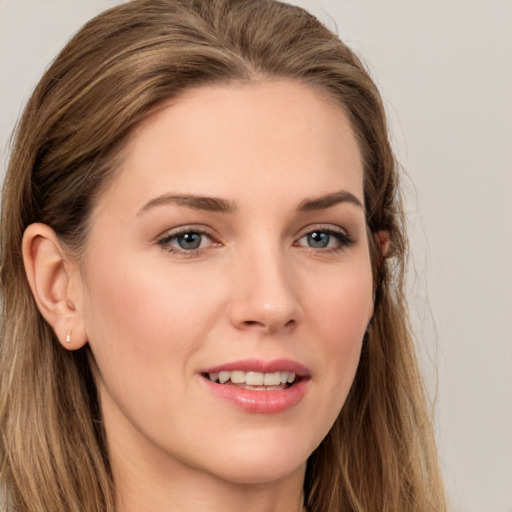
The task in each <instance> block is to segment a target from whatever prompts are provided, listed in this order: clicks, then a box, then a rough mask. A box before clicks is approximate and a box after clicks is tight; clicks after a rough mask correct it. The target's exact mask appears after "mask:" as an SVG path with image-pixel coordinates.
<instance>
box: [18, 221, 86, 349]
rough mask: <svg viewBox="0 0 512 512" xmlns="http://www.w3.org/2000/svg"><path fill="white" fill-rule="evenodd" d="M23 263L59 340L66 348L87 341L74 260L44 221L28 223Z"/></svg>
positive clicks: (42, 309)
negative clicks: (42, 222) (41, 222)
mask: <svg viewBox="0 0 512 512" xmlns="http://www.w3.org/2000/svg"><path fill="white" fill-rule="evenodd" d="M22 250H23V263H24V265H25V272H26V274H27V279H28V282H29V285H30V289H31V290H32V295H33V296H34V299H35V301H36V304H37V307H38V309H39V311H40V312H41V314H42V315H43V317H44V319H45V320H46V321H47V322H48V323H49V324H50V325H51V326H52V328H53V330H54V332H55V334H56V336H57V338H58V340H59V341H60V343H61V344H62V345H63V346H64V347H65V348H67V349H69V350H76V349H78V348H81V347H82V346H83V345H84V344H85V343H86V342H87V336H86V333H85V329H84V324H83V319H82V316H81V314H80V308H79V307H77V306H79V304H78V302H79V297H78V293H77V284H78V283H77V282H78V281H79V280H80V277H79V275H78V274H79V273H78V269H77V268H76V264H75V263H73V262H72V260H71V259H70V258H69V257H68V255H67V254H66V252H65V251H64V249H63V248H62V246H61V244H60V242H59V240H58V237H57V235H56V234H55V232H54V231H53V229H51V228H50V227H49V226H47V225H46V224H40V223H36V224H31V225H30V226H28V227H27V229H26V230H25V233H24V235H23V245H22Z"/></svg>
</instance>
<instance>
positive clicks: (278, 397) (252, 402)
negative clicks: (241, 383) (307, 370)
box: [202, 377, 309, 414]
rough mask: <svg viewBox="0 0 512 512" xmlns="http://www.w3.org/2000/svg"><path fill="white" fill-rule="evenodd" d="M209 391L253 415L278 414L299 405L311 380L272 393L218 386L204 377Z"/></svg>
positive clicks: (231, 386)
mask: <svg viewBox="0 0 512 512" xmlns="http://www.w3.org/2000/svg"><path fill="white" fill-rule="evenodd" d="M202 380H203V381H204V382H205V384H206V386H207V387H208V389H209V390H210V391H211V392H212V393H214V394H215V395H216V396H218V397H219V398H221V399H223V400H226V401H227V402H230V403H231V404H232V405H234V406H236V407H238V408H240V409H242V410H244V411H246V412H251V413H258V414H277V413H279V412H283V411H286V410H287V409H291V408H292V407H295V406H296V405H298V404H299V402H300V401H301V400H302V398H303V397H304V394H305V393H306V390H307V387H308V383H309V379H307V378H302V379H301V380H299V381H298V382H296V383H295V384H294V385H293V386H290V387H289V388H286V389H276V390H271V391H265V390H261V391H260V390H253V389H245V388H239V387H238V386H234V385H230V384H218V383H216V382H212V381H211V380H209V379H208V378H206V377H202Z"/></svg>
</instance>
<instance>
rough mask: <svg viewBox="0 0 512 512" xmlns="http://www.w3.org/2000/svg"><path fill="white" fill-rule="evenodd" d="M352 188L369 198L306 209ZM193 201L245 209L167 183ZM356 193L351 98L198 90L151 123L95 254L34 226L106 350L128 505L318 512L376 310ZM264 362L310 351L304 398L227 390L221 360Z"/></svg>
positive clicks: (108, 408) (39, 244) (284, 89)
mask: <svg viewBox="0 0 512 512" xmlns="http://www.w3.org/2000/svg"><path fill="white" fill-rule="evenodd" d="M340 191H343V192H344V194H345V196H343V198H345V199H346V196H347V194H346V193H347V192H348V193H349V194H350V197H351V198H352V199H353V200H350V201H347V200H340V201H338V202H335V203H334V204H332V205H330V206H327V205H325V204H323V205H316V208H313V207H312V206H311V204H310V209H300V205H304V202H305V201H311V200H314V199H317V198H320V197H325V196H328V195H332V194H334V193H338V192H340ZM182 195H194V196H208V197H214V198H222V199H224V200H226V201H227V202H228V203H229V205H230V206H231V207H232V210H233V211H229V212H226V211H208V210H203V209H199V208H196V207H190V205H189V206H187V205H184V204H178V203H179V202H178V203H176V202H175V201H171V200H169V197H168V196H173V197H175V196H182ZM162 196H165V197H164V198H162ZM340 197H342V196H340ZM357 202H360V203H361V204H362V203H363V180H362V162H361V156H360V152H359V148H358V146H357V142H356V139H355V136H354V133H353V131H352V129H351V127H350V124H349V122H348V119H347V117H346V115H345V114H344V113H343V112H342V111H341V110H340V109H338V108H336V107H333V105H332V103H330V102H328V101H327V100H326V99H325V98H324V97H323V96H322V95H320V94H319V93H318V92H316V91H314V90H313V89H311V88H309V87H307V86H304V85H301V84H297V83H293V82H286V81H284V82H258V83H250V84H229V85H222V86H215V87H214V86H208V87H203V88H198V89H193V90H189V91H187V92H186V93H184V94H183V95H182V96H181V97H180V98H179V99H177V100H174V101H173V102H172V104H169V105H168V106H167V107H166V108H164V109H163V110H162V111H161V112H159V113H158V114H157V115H155V116H153V117H152V118H151V119H150V120H149V121H148V122H146V123H145V124H143V125H142V126H140V127H139V128H138V130H137V131H136V133H135V134H134V135H133V137H132V138H131V140H130V142H129V144H128V146H127V148H126V158H125V160H124V163H123V166H122V169H121V172H119V173H118V175H117V176H116V178H115V179H114V181H113V183H111V184H110V185H109V187H108V189H107V190H105V191H104V193H103V195H102V196H101V197H100V198H99V200H98V202H97V204H96V206H95V209H94V211H93V214H92V218H91V229H90V235H89V240H88V244H87V248H86V250H85V253H84V254H83V256H82V258H81V260H80V261H79V262H76V261H74V260H72V259H71V258H70V257H69V256H67V255H66V254H65V252H64V251H63V249H62V248H61V247H59V245H58V241H57V239H56V238H55V237H54V234H52V232H51V230H50V228H48V227H47V226H43V225H33V226H31V227H29V229H28V230H27V233H26V235H25V240H24V254H25V261H26V267H27V274H28V275H29V281H30V282H31V286H32V289H33V291H34V295H35V296H36V300H37V301H38V305H39V306H40V309H41V311H42V312H43V314H44V315H45V317H46V318H47V319H48V320H49V321H50V323H51V324H52V325H53V327H54V329H55V331H56V333H57V335H58V337H59V339H60V340H61V341H62V344H63V345H64V346H65V347H66V348H68V349H77V348H79V347H80V346H82V345H83V344H85V343H87V342H88V343H89V345H90V347H91V350H92V353H93V355H94V358H95V362H96V369H95V371H96V378H97V382H98V388H99V392H100V397H101V404H102V410H103V414H104V419H105V428H106V433H107V438H108V442H109V448H110V455H111V459H112V465H113V471H114V478H115V481H116V488H117V490H118V509H119V511H120V512H135V511H138V512H140V511H148V512H149V511H152V512H155V511H164V510H165V511H168V510H173V511H174V510H176V511H178V510H179V511H181V510H187V511H189V512H190V511H201V512H206V511H218V510H223V511H228V512H229V511H235V510H237V511H239V510H246V511H251V512H252V511H254V512H256V511H259V512H262V511H283V512H284V511H287V512H289V511H297V510H301V508H302V497H301V489H302V485H303V479H304V471H305V464H306V460H307V458H308V456H309V455H310V454H311V453H312V451H313V450H314V449H315V448H316V447H317V446H318V444H319V443H320V442H321V440H322V439H323V438H324V437H325V435H326V434H327V432H328V431H329V429H330V427H331V426H332V424H333V422H334V420H335V419H336V417H337V415H338V413H339V411H340V410H341V408H342V406H343V403H344V401H345V399H346V396H347V394H348V391H349V389H350V386H351V383H352V381H353V378H354V375H355V371H356V368H357V364H358V361H359V355H360V350H361V344H362V338H363V336H364V332H365V330H366V327H367V324H368V322H369V320H370V318H371V315H372V312H373V298H372V275H371V266H370V258H369V249H368V240H367V234H366V224H365V214H364V210H363V208H362V207H361V206H360V205H357V204H356V203H357ZM196 206H197V205H196ZM182 228H185V230H186V231H187V232H189V233H199V234H201V233H206V234H203V235H200V236H201V238H200V241H201V245H200V248H199V249H198V250H193V251H191V250H188V249H183V248H181V247H180V243H182V242H183V240H184V239H183V238H179V237H177V236H176V232H177V230H180V229H182ZM312 232H317V233H319V235H317V238H316V239H315V240H318V236H319V237H320V238H321V240H322V243H323V242H325V241H326V240H327V245H326V246H325V247H316V246H315V247H312V246H311V245H315V240H313V239H312V237H311V236H309V237H308V234H311V233H312ZM334 232H336V233H341V234H340V235H336V234H335V233H334ZM347 237H348V239H349V240H350V241H349V240H348V239H347ZM45 265H46V267H45ZM50 267H51V268H52V269H53V270H52V271H50V270H48V269H49V268H50ZM45 269H46V271H45ZM59 269H60V270H59ZM45 272H46V273H45ZM52 308H53V309H52ZM70 332H72V334H73V336H72V341H71V342H69V343H67V342H66V341H65V338H66V336H67V334H69V333H70ZM247 358H257V359H260V360H265V361H268V360H275V359H281V358H286V359H291V360H294V361H297V362H299V363H300V364H302V365H304V366H305V367H306V368H307V369H308V382H307V387H306V391H305V394H304V396H303V398H302V400H301V401H300V402H299V403H298V404H297V405H295V406H293V407H290V408H288V409H286V410H284V411H282V412H279V413H273V414H261V413H254V412H247V411H245V410H242V409H241V408H240V407H238V406H236V405H233V404H232V403H229V402H226V401H225V400H222V399H220V398H219V397H217V396H216V395H214V394H212V393H211V391H210V390H209V388H208V386H207V385H205V378H204V377H203V376H202V374H201V373H202V372H203V371H204V369H205V368H212V367H215V366H219V365H220V366H222V365H223V364H226V363H229V362H232V361H239V360H243V359H247Z"/></svg>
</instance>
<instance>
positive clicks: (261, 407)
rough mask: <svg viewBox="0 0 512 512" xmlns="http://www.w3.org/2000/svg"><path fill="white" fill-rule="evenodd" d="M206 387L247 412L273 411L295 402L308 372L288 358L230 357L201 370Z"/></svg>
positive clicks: (307, 382)
mask: <svg viewBox="0 0 512 512" xmlns="http://www.w3.org/2000/svg"><path fill="white" fill-rule="evenodd" d="M200 375H201V377H202V381H203V382H204V383H205V384H206V389H207V390H209V392H211V393H212V394H213V395H215V396H217V397H219V398H220V399H222V400H223V401H225V402H227V403H229V404H231V405H232V406H235V407H237V408H239V409H242V410H243V411H245V412H249V413H258V414H271V415H272V414H275V413H280V412H284V411H286V410H289V409H293V408H294V407H295V406H297V405H298V404H299V403H300V402H301V401H302V399H303V398H304V396H305V395H306V393H307V391H308V388H309V387H310V381H311V372H310V371H309V369H308V368H307V367H305V366H304V365H302V364H300V363H298V362H297V361H292V360H290V359H276V360H272V361H268V360H267V361H265V360H260V359H246V360H243V361H232V362H230V363H224V364H222V365H220V366H216V367H214V368H208V369H204V370H203V371H202V372H201V373H200Z"/></svg>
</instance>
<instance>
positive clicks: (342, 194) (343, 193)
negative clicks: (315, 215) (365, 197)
mask: <svg viewBox="0 0 512 512" xmlns="http://www.w3.org/2000/svg"><path fill="white" fill-rule="evenodd" d="M339 203H351V204H353V205H355V206H358V207H359V208H362V209H363V210H364V206H363V204H362V203H361V201H360V200H359V199H358V198H357V197H356V196H355V195H354V194H352V193H351V192H349V191H348V190H340V191H338V192H333V193H332V194H327V195H325V196H320V197H316V198H313V199H304V201H302V202H301V203H300V204H299V206H298V207H297V211H299V212H311V211H315V210H325V209H327V208H330V207H331V206H335V205H337V204H339Z"/></svg>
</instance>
